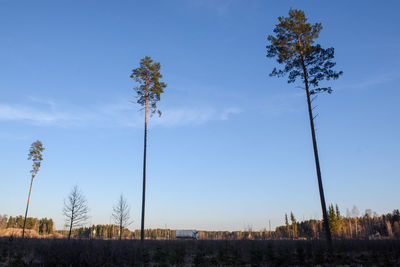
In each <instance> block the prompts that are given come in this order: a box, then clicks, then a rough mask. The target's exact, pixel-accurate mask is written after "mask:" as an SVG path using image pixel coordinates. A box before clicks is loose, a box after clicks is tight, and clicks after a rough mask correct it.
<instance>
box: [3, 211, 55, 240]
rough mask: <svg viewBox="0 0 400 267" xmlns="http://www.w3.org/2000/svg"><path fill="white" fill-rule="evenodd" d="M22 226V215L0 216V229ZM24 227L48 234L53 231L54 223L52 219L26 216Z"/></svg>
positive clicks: (41, 233) (20, 227)
mask: <svg viewBox="0 0 400 267" xmlns="http://www.w3.org/2000/svg"><path fill="white" fill-rule="evenodd" d="M23 226H24V217H22V216H17V217H12V216H10V217H7V216H5V215H3V216H0V229H7V228H19V229H22V228H23ZM25 228H26V229H31V230H34V231H36V232H37V233H39V234H40V235H50V234H53V233H54V223H53V220H52V219H47V218H42V219H38V218H32V217H28V218H26V226H25Z"/></svg>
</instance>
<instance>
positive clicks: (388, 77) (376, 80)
mask: <svg viewBox="0 0 400 267" xmlns="http://www.w3.org/2000/svg"><path fill="white" fill-rule="evenodd" d="M398 79H400V73H397V72H396V73H381V74H378V75H375V76H370V77H369V78H368V79H366V80H362V81H358V82H357V83H350V84H345V85H341V86H338V87H337V89H338V90H341V89H347V88H353V89H367V88H369V87H372V86H376V85H381V84H385V83H389V82H392V81H395V80H398Z"/></svg>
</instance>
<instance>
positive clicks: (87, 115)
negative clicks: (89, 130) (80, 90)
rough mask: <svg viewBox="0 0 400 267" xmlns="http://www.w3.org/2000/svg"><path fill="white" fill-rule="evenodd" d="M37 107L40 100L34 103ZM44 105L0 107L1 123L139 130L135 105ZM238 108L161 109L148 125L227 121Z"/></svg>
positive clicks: (45, 103) (168, 125) (140, 121)
mask: <svg viewBox="0 0 400 267" xmlns="http://www.w3.org/2000/svg"><path fill="white" fill-rule="evenodd" d="M34 102H36V104H37V103H38V102H39V101H34ZM42 104H43V105H41V106H37V105H21V104H0V120H3V121H21V122H24V123H29V124H33V125H40V126H59V127H71V126H99V127H133V128H137V127H142V126H143V112H140V111H139V109H138V106H137V105H134V104H132V103H130V102H128V101H119V102H115V103H112V104H106V105H104V104H97V105H92V106H89V107H85V108H83V107H79V106H73V105H57V104H56V103H55V102H52V101H50V102H49V101H45V102H43V103H42ZM240 112H241V111H240V109H238V108H235V107H228V108H225V109H215V108H192V107H189V108H188V107H181V108H173V109H168V108H166V109H164V110H163V113H162V116H161V117H158V115H155V116H153V117H152V118H150V121H151V124H150V126H151V127H153V126H164V127H170V126H187V125H201V124H204V123H207V122H209V121H215V120H228V119H229V118H230V117H231V116H232V115H234V114H238V113H240Z"/></svg>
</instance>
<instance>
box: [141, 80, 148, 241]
mask: <svg viewBox="0 0 400 267" xmlns="http://www.w3.org/2000/svg"><path fill="white" fill-rule="evenodd" d="M148 87H149V82H148V79H146V107H145V116H144V152H143V192H142V222H141V230H140V241H141V242H143V240H144V215H145V200H146V149H147V102H148Z"/></svg>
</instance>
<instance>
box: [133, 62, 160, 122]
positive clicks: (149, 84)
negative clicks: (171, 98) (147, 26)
mask: <svg viewBox="0 0 400 267" xmlns="http://www.w3.org/2000/svg"><path fill="white" fill-rule="evenodd" d="M160 69H161V65H160V63H159V62H154V61H153V60H152V59H151V58H150V57H148V56H146V57H144V58H142V59H141V60H140V67H139V68H136V69H134V70H132V74H131V76H130V77H131V78H132V79H134V80H135V81H136V82H137V83H139V84H140V85H139V86H137V87H135V91H136V93H137V98H138V100H137V103H138V104H140V105H142V106H144V105H145V104H146V91H147V100H148V102H149V106H150V111H151V114H153V113H155V112H157V113H158V114H159V115H160V116H161V111H160V110H158V109H157V102H158V101H160V99H161V94H162V93H163V92H164V88H166V87H167V84H165V83H164V82H161V81H160V79H161V78H162V75H161V73H160Z"/></svg>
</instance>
